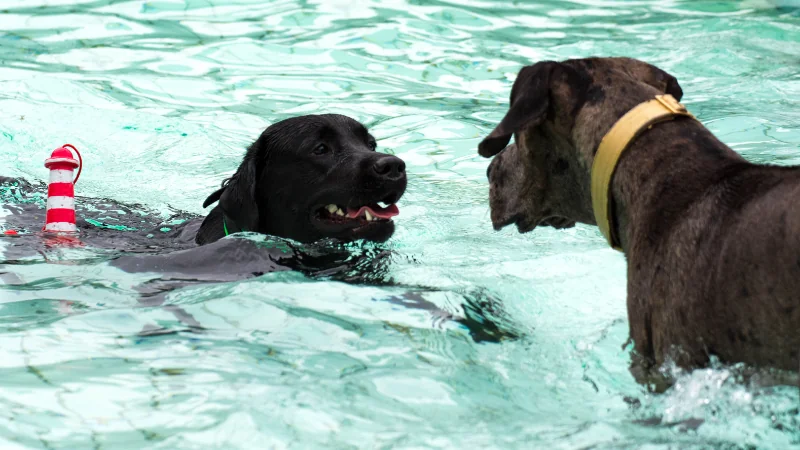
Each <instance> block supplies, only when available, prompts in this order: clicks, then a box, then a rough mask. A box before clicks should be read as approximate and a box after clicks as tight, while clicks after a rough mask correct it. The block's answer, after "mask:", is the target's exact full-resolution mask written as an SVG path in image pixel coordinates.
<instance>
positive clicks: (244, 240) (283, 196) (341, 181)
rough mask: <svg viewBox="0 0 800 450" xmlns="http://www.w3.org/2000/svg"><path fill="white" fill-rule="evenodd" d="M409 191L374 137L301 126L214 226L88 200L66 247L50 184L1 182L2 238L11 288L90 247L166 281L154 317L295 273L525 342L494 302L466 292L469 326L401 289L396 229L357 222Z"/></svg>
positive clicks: (280, 136) (251, 159) (356, 127)
mask: <svg viewBox="0 0 800 450" xmlns="http://www.w3.org/2000/svg"><path fill="white" fill-rule="evenodd" d="M406 183H407V181H406V174H405V164H404V163H403V161H402V160H401V159H400V158H397V157H395V156H392V155H389V154H385V153H380V152H377V151H376V142H375V139H374V137H372V136H371V135H370V134H369V132H368V131H367V129H366V127H364V126H363V125H362V124H361V123H359V122H357V121H355V120H353V119H350V118H349V117H346V116H341V115H334V114H329V115H312V116H300V117H294V118H290V119H287V120H283V121H281V122H277V123H275V124H273V125H271V126H270V127H268V128H267V129H266V130H265V131H264V132H263V133H262V134H261V136H260V137H259V138H258V139H257V140H256V141H255V142H254V143H253V144H252V145H250V147H249V148H248V149H247V152H246V154H245V156H244V158H243V161H242V163H241V164H240V166H239V168H238V169H237V171H236V172H235V174H234V175H233V176H232V177H231V178H229V179H227V180H225V181H224V182H223V185H222V187H221V188H220V189H219V190H217V191H216V192H214V193H212V194H211V195H210V196H209V198H208V199H207V200H206V206H208V205H209V204H212V203H214V202H216V201H219V204H218V205H216V206H215V207H214V208H213V209H212V210H211V212H210V213H209V214H208V216H206V217H205V218H203V217H200V216H197V215H194V214H189V213H186V212H181V211H171V214H169V215H168V217H165V216H164V215H163V214H161V213H158V212H155V211H151V210H149V209H148V208H147V207H146V206H145V205H125V204H122V203H119V202H116V201H114V200H109V199H98V198H86V197H80V196H79V197H76V216H77V226H78V230H79V235H78V237H77V238H76V239H64V238H63V237H62V238H59V237H56V236H53V235H47V234H42V233H40V230H41V227H42V225H43V224H44V219H45V209H44V199H45V197H46V192H47V186H46V184H45V183H41V182H40V183H30V182H28V181H26V180H23V179H11V178H5V177H0V208H2V210H3V212H4V214H5V216H4V217H3V222H4V224H3V226H4V228H5V229H13V230H16V231H18V232H19V233H20V234H19V235H18V236H6V237H3V238H2V239H3V240H4V242H5V243H6V245H5V246H4V248H3V254H2V256H1V257H0V281H2V282H3V283H4V284H18V283H21V282H22V281H21V280H19V279H18V277H17V276H16V275H15V274H14V270H13V268H14V266H16V265H20V264H31V263H35V262H37V261H40V262H41V260H42V257H43V259H44V260H45V261H50V259H48V258H49V257H50V256H52V254H53V253H54V252H55V253H57V252H58V251H60V249H63V248H65V247H70V246H79V247H81V248H83V249H84V250H86V251H85V252H83V253H82V256H81V258H82V259H81V261H79V262H78V263H83V264H85V263H90V262H92V263H99V262H102V261H104V260H107V261H109V263H110V264H111V265H112V266H114V267H117V268H119V269H122V270H124V271H126V272H133V273H136V272H138V273H156V274H159V275H160V276H159V278H156V279H153V280H151V281H149V282H147V283H145V284H143V285H141V286H138V287H137V291H138V292H139V293H140V298H139V301H140V304H141V305H142V306H157V305H162V304H163V303H164V301H165V300H166V296H167V295H168V294H169V293H170V292H172V291H174V290H175V289H179V288H189V289H191V287H192V286H194V285H198V284H204V283H215V282H228V281H236V280H242V279H247V278H252V277H257V276H260V275H263V274H266V273H271V272H277V271H287V270H294V271H299V272H301V273H304V274H306V275H307V276H310V277H313V278H317V279H327V280H336V281H342V282H346V283H354V284H370V285H382V286H388V287H399V288H402V289H401V290H402V293H400V294H398V295H396V296H394V297H391V298H388V299H384V300H387V301H390V302H394V303H397V304H399V305H403V306H405V307H410V308H417V309H424V310H428V311H430V312H431V314H432V315H433V316H434V317H435V318H436V319H437V320H452V321H455V322H458V323H460V324H461V325H463V326H464V327H466V329H467V330H468V332H469V333H470V335H471V337H472V338H473V339H474V340H475V341H476V342H498V341H500V340H504V339H509V338H515V337H516V336H517V333H515V332H514V331H512V330H511V328H510V327H508V326H506V327H502V326H500V325H499V322H498V321H499V320H502V316H503V314H502V311H500V310H499V308H498V306H499V303H498V302H497V300H496V299H494V298H492V296H491V295H489V294H488V293H486V292H484V291H474V290H466V291H463V292H459V293H458V294H459V295H461V296H462V297H463V298H464V304H463V305H462V306H463V311H464V315H463V316H455V315H452V314H449V313H447V312H445V311H443V310H442V309H440V308H439V307H437V306H436V305H435V304H433V303H431V302H429V301H427V300H425V298H424V296H425V293H426V292H434V291H437V289H436V288H434V287H428V286H399V285H398V284H396V283H395V282H394V281H393V280H392V279H391V277H390V275H389V267H390V264H391V261H392V259H393V258H394V257H395V256H394V255H393V254H392V252H390V251H387V250H383V249H381V248H380V246H379V245H378V246H377V247H376V245H377V244H370V243H369V241H372V242H374V243H381V242H383V241H386V240H387V239H389V238H390V237H391V236H392V234H393V232H394V223H393V221H392V220H390V219H379V218H375V220H366V218H365V217H364V216H360V215H356V213H355V212H357V211H359V210H360V209H362V208H363V207H364V206H370V205H372V207H373V208H376V209H380V206H379V205H376V203H378V202H383V203H387V204H390V203H395V202H397V201H398V200H400V198H401V197H402V195H403V193H404V192H405V189H406ZM329 204H334V205H338V206H341V207H342V208H343V209H344V210H350V211H353V214H351V215H352V216H355V217H350V216H348V215H345V216H338V215H334V214H331V213H330V212H329V211H327V209H325V207H326V206H327V205H329ZM223 217H224V218H225V224H224V225H225V227H227V229H228V232H229V233H232V234H234V233H238V234H234V235H233V236H230V237H229V238H226V239H223V237H225V231H224V228H225V227H224V226H223ZM350 241H364V242H365V243H363V244H362V243H358V242H356V243H351V244H348V242H350ZM87 254H88V255H89V256H87ZM61 263H74V262H70V261H66V262H65V261H61ZM165 308H167V309H169V310H170V311H171V312H173V313H174V314H175V316H176V317H177V318H178V319H180V321H181V322H182V323H183V324H185V325H187V326H188V327H189V330H191V331H199V330H201V328H202V325H201V324H199V323H197V321H196V320H195V319H194V318H193V317H191V315H189V314H188V313H186V311H184V310H183V309H181V308H180V307H179V306H175V305H168V306H165ZM164 332H171V331H170V330H164V329H160V328H158V327H152V328H150V329H148V330H145V331H144V332H143V334H153V335H157V334H163V333H164Z"/></svg>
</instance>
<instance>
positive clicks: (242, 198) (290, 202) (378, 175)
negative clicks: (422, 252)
mask: <svg viewBox="0 0 800 450" xmlns="http://www.w3.org/2000/svg"><path fill="white" fill-rule="evenodd" d="M375 148H376V142H375V138H373V137H372V136H371V135H370V134H369V132H367V129H366V128H365V127H364V126H363V125H362V124H360V123H359V122H356V121H355V120H353V119H351V118H349V117H345V116H341V115H336V114H326V115H319V116H302V117H295V118H291V119H287V120H284V121H281V122H278V123H276V124H274V125H272V126H270V127H269V128H267V129H266V130H265V131H264V133H262V134H261V136H260V137H259V138H258V140H256V141H255V142H254V143H253V144H252V145H251V146H250V148H248V150H247V154H246V155H245V157H244V160H243V161H242V164H241V165H240V166H239V169H238V170H237V171H236V173H235V174H234V175H233V176H232V177H231V178H229V179H227V180H225V182H224V183H223V187H222V188H221V189H219V190H218V191H216V192H214V193H213V194H211V195H210V196H209V197H208V199H206V201H205V203H204V204H203V206H204V207H205V206H208V205H210V204H212V203H214V202H216V201H217V200H219V205H218V206H216V207H215V208H214V209H213V210H212V211H211V213H210V214H209V215H208V217H206V219H205V221H203V224H202V225H201V227H200V230H199V231H198V233H197V239H196V240H197V243H198V244H200V245H203V244H207V243H210V242H214V241H216V240H218V239H220V238H222V237H224V236H225V235H226V234H228V233H233V232H237V231H255V232H258V233H263V234H270V235H274V236H281V237H285V238H290V239H294V240H296V241H300V242H313V241H317V240H319V239H323V238H335V239H338V240H341V241H351V240H357V239H365V240H370V241H377V242H382V241H385V240H387V239H389V238H390V237H391V236H392V233H394V223H393V222H392V220H391V218H392V217H393V216H395V215H397V214H398V209H397V207H396V206H395V205H394V203H395V202H396V201H398V200H399V199H400V197H401V196H402V195H403V193H404V192H405V189H406V173H405V163H403V160H401V159H400V158H398V157H396V156H391V155H387V154H383V153H378V152H376V151H375ZM378 202H383V203H385V204H387V205H388V206H387V207H381V206H379V205H378Z"/></svg>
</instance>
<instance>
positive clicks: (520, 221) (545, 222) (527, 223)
mask: <svg viewBox="0 0 800 450" xmlns="http://www.w3.org/2000/svg"><path fill="white" fill-rule="evenodd" d="M492 225H493V226H494V229H495V230H497V231H500V230H501V229H503V228H505V227H507V226H509V225H515V226H516V227H517V231H518V232H519V233H520V234H525V233H530V232H531V231H533V230H534V229H536V227H537V226H545V227H552V228H555V229H557V230H562V229H566V228H572V227H574V226H575V221H574V220H571V219H568V218H566V217H560V216H548V217H544V218H529V217H524V216H522V215H516V216H511V217H506V218H504V219H499V220H492Z"/></svg>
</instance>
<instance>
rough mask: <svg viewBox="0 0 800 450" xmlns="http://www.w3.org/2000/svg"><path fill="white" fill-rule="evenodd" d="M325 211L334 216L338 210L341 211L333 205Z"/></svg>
mask: <svg viewBox="0 0 800 450" xmlns="http://www.w3.org/2000/svg"><path fill="white" fill-rule="evenodd" d="M325 209H327V210H328V212H329V213H331V214H333V213H335V212H336V210H337V209H339V207H338V206H336V205H334V204H333V203H331V204H330V205H328V206H326V207H325Z"/></svg>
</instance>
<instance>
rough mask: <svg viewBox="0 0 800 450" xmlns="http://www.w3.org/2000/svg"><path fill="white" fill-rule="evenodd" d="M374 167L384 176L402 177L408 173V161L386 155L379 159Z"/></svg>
mask: <svg viewBox="0 0 800 450" xmlns="http://www.w3.org/2000/svg"><path fill="white" fill-rule="evenodd" d="M372 168H373V169H374V170H375V172H376V173H377V174H378V175H380V176H381V177H383V178H392V179H395V178H400V177H401V176H403V174H405V173H406V163H405V162H403V160H402V159H400V158H398V157H396V156H391V155H386V156H384V157H383V158H381V159H379V160H378V161H377V162H376V163H375V164H374V165H373V166H372Z"/></svg>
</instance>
